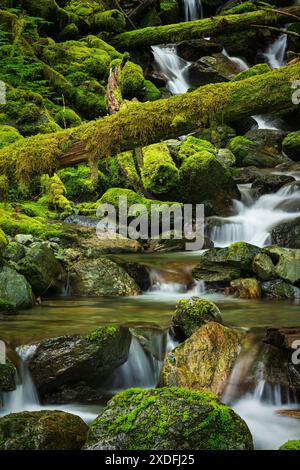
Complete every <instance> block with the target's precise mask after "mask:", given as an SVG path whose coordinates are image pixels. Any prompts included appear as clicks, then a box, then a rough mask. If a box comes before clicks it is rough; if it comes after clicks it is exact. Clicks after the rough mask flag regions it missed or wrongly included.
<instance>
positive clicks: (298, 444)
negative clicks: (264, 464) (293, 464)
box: [279, 440, 300, 450]
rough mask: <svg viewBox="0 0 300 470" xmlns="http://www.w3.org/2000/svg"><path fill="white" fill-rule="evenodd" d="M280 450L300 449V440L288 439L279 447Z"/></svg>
mask: <svg viewBox="0 0 300 470" xmlns="http://www.w3.org/2000/svg"><path fill="white" fill-rule="evenodd" d="M279 450H300V440H299V441H287V442H285V443H284V444H282V446H281V447H279Z"/></svg>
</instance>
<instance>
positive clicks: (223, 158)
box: [217, 149, 236, 167]
mask: <svg viewBox="0 0 300 470" xmlns="http://www.w3.org/2000/svg"><path fill="white" fill-rule="evenodd" d="M217 159H218V160H219V162H220V163H221V164H222V165H223V166H225V167H228V166H229V167H230V166H234V165H235V163H236V159H235V156H234V155H233V153H232V152H231V150H229V149H219V150H218V153H217Z"/></svg>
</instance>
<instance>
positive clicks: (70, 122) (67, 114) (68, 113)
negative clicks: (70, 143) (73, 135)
mask: <svg viewBox="0 0 300 470" xmlns="http://www.w3.org/2000/svg"><path fill="white" fill-rule="evenodd" d="M55 120H56V122H57V124H58V125H59V126H60V127H62V128H63V129H66V128H68V127H76V126H79V125H80V124H81V119H80V117H79V116H78V114H77V113H75V111H73V109H70V108H66V109H61V110H60V111H58V113H56V115H55Z"/></svg>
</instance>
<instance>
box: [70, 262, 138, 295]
mask: <svg viewBox="0 0 300 470" xmlns="http://www.w3.org/2000/svg"><path fill="white" fill-rule="evenodd" d="M70 281H71V293H72V295H80V296H90V297H97V296H103V295H116V296H123V295H137V294H139V293H140V288H139V286H138V285H137V283H136V282H135V281H134V279H132V277H130V276H129V274H128V273H127V272H126V271H125V269H124V268H123V267H122V266H119V265H118V264H117V263H115V262H114V261H112V260H110V259H108V258H104V257H100V258H97V259H82V260H79V261H78V262H77V263H75V264H74V265H73V266H72V268H71V272H70Z"/></svg>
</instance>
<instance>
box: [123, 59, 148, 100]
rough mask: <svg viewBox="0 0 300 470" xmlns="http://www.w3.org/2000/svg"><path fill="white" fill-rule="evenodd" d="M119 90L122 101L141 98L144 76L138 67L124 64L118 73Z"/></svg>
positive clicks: (132, 64) (128, 62) (129, 63)
mask: <svg viewBox="0 0 300 470" xmlns="http://www.w3.org/2000/svg"><path fill="white" fill-rule="evenodd" d="M120 88H121V93H122V97H123V98H124V99H127V100H132V99H133V98H137V99H139V98H141V97H142V96H143V91H144V75H143V69H142V67H141V66H140V65H137V64H135V63H133V62H130V61H127V62H126V64H125V65H124V67H123V68H122V70H121V73H120Z"/></svg>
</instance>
